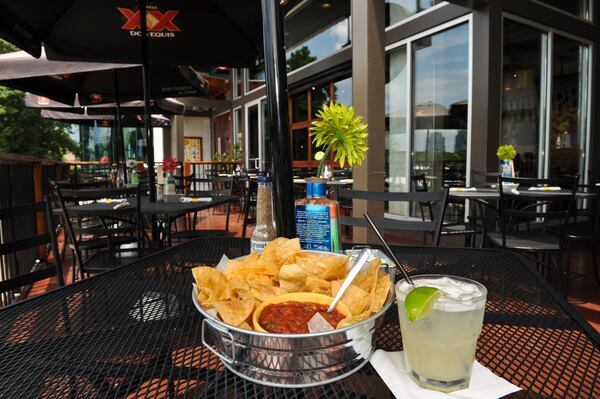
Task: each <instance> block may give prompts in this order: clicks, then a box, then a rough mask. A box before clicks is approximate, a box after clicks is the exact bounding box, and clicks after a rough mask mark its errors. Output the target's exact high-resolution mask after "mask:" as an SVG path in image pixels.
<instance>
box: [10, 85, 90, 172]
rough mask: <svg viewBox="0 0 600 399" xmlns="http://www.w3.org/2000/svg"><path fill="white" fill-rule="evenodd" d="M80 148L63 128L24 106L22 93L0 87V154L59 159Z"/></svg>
mask: <svg viewBox="0 0 600 399" xmlns="http://www.w3.org/2000/svg"><path fill="white" fill-rule="evenodd" d="M78 151H79V148H78V145H77V143H75V142H74V141H73V140H71V138H70V137H69V134H68V133H67V131H66V130H65V128H64V125H62V124H60V123H56V122H53V121H50V120H47V119H44V118H42V117H41V116H40V111H39V110H36V109H33V108H27V107H25V94H24V93H23V92H21V91H18V90H12V89H9V88H6V87H2V86H0V152H8V153H12V154H22V155H31V156H34V157H38V158H45V159H55V160H61V159H62V156H63V155H64V154H66V153H67V152H73V153H75V154H78V153H79V152H78Z"/></svg>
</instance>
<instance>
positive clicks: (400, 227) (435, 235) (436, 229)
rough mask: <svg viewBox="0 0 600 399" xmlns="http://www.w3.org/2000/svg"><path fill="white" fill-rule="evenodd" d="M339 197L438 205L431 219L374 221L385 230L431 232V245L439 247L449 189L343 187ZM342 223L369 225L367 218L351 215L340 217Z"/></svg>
mask: <svg viewBox="0 0 600 399" xmlns="http://www.w3.org/2000/svg"><path fill="white" fill-rule="evenodd" d="M338 198H340V200H343V199H350V200H355V199H357V200H366V201H382V202H391V201H394V202H408V203H419V202H429V203H431V204H432V206H435V205H437V209H438V211H437V215H433V216H434V217H432V218H431V220H423V219H421V218H410V217H406V218H405V219H404V220H397V219H388V218H384V219H374V220H373V222H374V223H375V225H376V226H377V227H379V228H382V229H384V230H395V231H413V232H416V231H419V232H430V233H431V237H432V238H431V245H432V246H434V247H437V246H438V245H439V243H440V237H441V230H442V222H443V220H444V212H445V209H446V204H447V201H448V189H444V190H442V191H438V192H420V193H416V192H412V193H395V192H370V191H359V190H349V189H342V190H340V191H339V192H338ZM340 224H341V225H342V226H344V225H348V226H357V227H368V223H367V221H366V220H365V219H363V218H359V217H351V216H342V217H340Z"/></svg>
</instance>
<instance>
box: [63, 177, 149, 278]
mask: <svg viewBox="0 0 600 399" xmlns="http://www.w3.org/2000/svg"><path fill="white" fill-rule="evenodd" d="M56 196H57V198H58V200H59V204H60V208H61V210H62V213H63V220H64V224H65V227H66V231H67V235H68V238H69V246H70V248H71V251H72V253H73V258H74V266H73V274H74V277H76V276H77V272H76V269H78V271H79V273H80V275H81V277H86V275H87V276H89V275H90V274H92V273H98V272H102V271H105V270H108V269H111V268H113V267H114V266H118V265H120V264H124V263H128V262H129V259H127V258H129V257H125V256H124V253H135V255H136V257H139V256H140V255H141V254H142V252H143V240H142V225H143V219H142V215H141V212H140V210H141V194H140V186H139V185H137V186H136V187H133V188H123V189H98V190H68V189H62V188H60V187H56ZM101 198H111V199H127V200H128V202H129V203H130V206H126V207H123V208H119V209H114V208H113V207H106V209H101V210H100V209H94V210H90V209H86V208H83V207H81V208H80V207H78V206H73V205H69V204H79V203H81V202H87V203H90V202H93V201H97V200H99V199H101ZM77 218H88V219H92V220H93V222H92V223H91V225H88V226H86V225H84V226H82V227H80V226H78V225H75V224H74V223H73V220H76V219H77ZM134 243H135V247H132V244H134ZM127 244H129V245H127ZM125 245H127V248H124V247H123V248H122V246H125Z"/></svg>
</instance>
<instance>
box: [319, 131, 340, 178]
mask: <svg viewBox="0 0 600 399" xmlns="http://www.w3.org/2000/svg"><path fill="white" fill-rule="evenodd" d="M335 141H336V140H335V139H334V140H332V141H331V142H330V143H329V144H327V147H325V151H323V153H324V155H323V158H321V161H319V168H318V169H317V177H321V174H322V173H323V166H325V160H327V159H328V158H329V153H330V152H331V147H332V146H333V143H334V142H335Z"/></svg>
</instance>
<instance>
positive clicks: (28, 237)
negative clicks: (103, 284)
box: [0, 198, 64, 298]
mask: <svg viewBox="0 0 600 399" xmlns="http://www.w3.org/2000/svg"><path fill="white" fill-rule="evenodd" d="M40 214H43V215H44V216H43V219H40V218H39V215H40ZM39 220H45V224H46V229H45V230H46V232H45V233H43V234H37V232H36V227H37V224H38V222H39ZM0 228H1V229H2V231H1V233H2V236H3V242H2V243H1V244H0V266H2V262H4V272H8V273H9V274H8V275H5V276H4V279H3V280H2V281H0V293H9V292H12V295H13V298H14V297H15V294H19V296H20V295H21V293H22V292H21V289H22V288H23V287H27V286H30V285H31V284H33V283H35V282H37V281H41V280H44V279H47V278H51V277H56V280H57V282H58V285H59V286H60V285H64V279H63V271H62V268H61V262H60V254H59V251H58V244H57V240H56V236H55V232H56V226H55V223H54V215H53V214H52V202H51V201H50V199H49V198H46V200H45V201H44V202H37V203H31V204H25V205H17V206H13V207H10V208H2V209H0ZM48 247H50V248H49V249H50V251H48ZM50 252H51V253H52V255H53V259H52V260H50V259H49V257H48V255H49V253H50ZM17 290H19V292H17Z"/></svg>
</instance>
